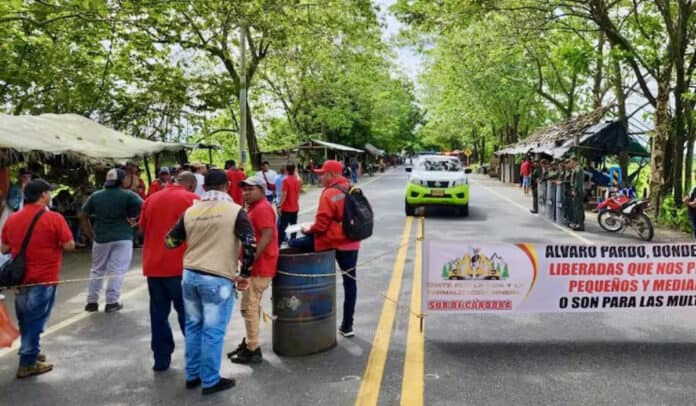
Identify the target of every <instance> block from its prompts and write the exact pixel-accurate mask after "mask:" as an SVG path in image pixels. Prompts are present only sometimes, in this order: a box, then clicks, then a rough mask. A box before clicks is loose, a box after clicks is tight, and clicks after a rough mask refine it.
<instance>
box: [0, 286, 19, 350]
mask: <svg viewBox="0 0 696 406" xmlns="http://www.w3.org/2000/svg"><path fill="white" fill-rule="evenodd" d="M17 337H19V330H17V327H15V326H14V323H12V319H10V316H9V315H8V314H7V308H6V307H5V296H3V295H0V348H2V347H10V346H12V342H13V341H14V340H15V339H16V338H17Z"/></svg>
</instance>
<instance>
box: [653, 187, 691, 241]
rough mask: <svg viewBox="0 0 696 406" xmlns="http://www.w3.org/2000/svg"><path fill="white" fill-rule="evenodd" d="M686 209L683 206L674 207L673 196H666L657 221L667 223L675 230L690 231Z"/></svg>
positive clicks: (689, 221)
mask: <svg viewBox="0 0 696 406" xmlns="http://www.w3.org/2000/svg"><path fill="white" fill-rule="evenodd" d="M687 211H688V210H687V208H686V207H685V206H682V207H679V208H678V207H676V205H675V204H674V197H673V196H667V197H666V198H665V200H664V201H663V202H662V210H661V212H660V218H659V219H658V222H659V223H660V224H665V225H668V226H670V227H671V228H673V229H675V230H679V231H683V232H686V233H692V232H693V231H692V229H691V220H689V214H688V212H687Z"/></svg>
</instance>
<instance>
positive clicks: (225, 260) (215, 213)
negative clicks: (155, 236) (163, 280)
mask: <svg viewBox="0 0 696 406" xmlns="http://www.w3.org/2000/svg"><path fill="white" fill-rule="evenodd" d="M241 210H242V207H241V206H239V205H237V204H235V203H232V202H228V201H220V200H211V201H197V202H194V203H193V206H191V207H189V208H188V209H187V210H186V213H184V227H185V228H186V254H184V268H185V269H193V270H196V271H203V272H207V273H210V274H214V275H219V276H222V277H225V278H228V279H233V278H234V277H235V276H236V275H237V263H238V261H239V253H240V251H239V249H240V246H241V241H239V239H238V238H237V236H236V235H235V233H234V226H235V223H236V222H237V215H239V212H240V211H241Z"/></svg>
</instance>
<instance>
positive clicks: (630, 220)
mask: <svg viewBox="0 0 696 406" xmlns="http://www.w3.org/2000/svg"><path fill="white" fill-rule="evenodd" d="M649 205H650V202H649V201H647V200H638V199H634V198H631V197H628V196H625V195H618V196H612V197H610V198H608V199H607V200H605V201H603V202H601V203H599V204H598V205H597V210H598V211H599V216H598V217H597V220H598V221H599V226H600V227H602V228H603V229H605V230H607V231H609V232H613V233H616V232H619V231H622V230H625V229H626V228H627V227H631V228H633V229H634V230H635V231H636V233H637V234H638V236H639V237H640V238H641V239H642V240H645V241H650V240H652V238H653V236H654V234H655V230H654V229H653V225H652V222H651V221H650V218H649V217H648V216H647V215H646V214H645V210H647V208H648V206H649Z"/></svg>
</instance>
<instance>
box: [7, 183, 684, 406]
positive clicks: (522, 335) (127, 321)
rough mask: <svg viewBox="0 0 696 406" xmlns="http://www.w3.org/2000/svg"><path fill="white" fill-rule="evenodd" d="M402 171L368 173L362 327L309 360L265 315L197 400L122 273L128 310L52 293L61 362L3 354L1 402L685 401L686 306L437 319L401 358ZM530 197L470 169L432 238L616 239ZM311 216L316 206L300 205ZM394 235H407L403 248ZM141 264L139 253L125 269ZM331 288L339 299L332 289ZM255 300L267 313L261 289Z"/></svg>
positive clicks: (405, 261)
mask: <svg viewBox="0 0 696 406" xmlns="http://www.w3.org/2000/svg"><path fill="white" fill-rule="evenodd" d="M367 182H371V183H369V184H366V183H367ZM405 182H406V173H405V172H402V170H393V171H390V172H388V173H386V174H385V175H383V176H381V177H378V178H372V179H370V178H368V179H367V180H366V182H363V183H364V188H365V192H366V193H367V195H368V197H369V198H370V199H371V201H372V203H373V205H374V208H375V212H376V216H377V223H376V225H377V227H376V230H375V236H374V237H373V238H372V239H370V240H369V241H367V242H366V243H365V244H364V248H363V249H362V250H361V253H360V256H361V264H360V265H359V268H358V280H359V282H358V286H359V291H358V296H359V300H358V310H357V314H356V324H355V330H356V337H355V338H353V339H343V338H339V339H338V346H337V347H336V348H335V349H333V350H331V351H328V352H325V353H322V354H317V355H313V356H309V357H300V358H289V357H278V356H276V355H275V354H273V352H272V351H271V330H270V326H265V327H263V329H262V349H263V351H264V357H265V362H264V363H263V364H261V365H258V366H254V367H246V366H239V365H232V364H231V363H229V362H226V361H225V362H223V371H222V374H223V375H224V376H232V377H235V378H237V381H238V387H237V388H235V389H234V390H232V391H229V392H226V393H221V394H218V395H215V396H212V397H210V398H206V399H202V398H201V396H200V393H198V392H196V391H187V390H186V389H184V385H183V379H184V378H183V373H182V371H183V351H182V350H183V341H182V339H181V336H180V335H179V334H177V346H178V347H177V349H176V352H175V354H174V360H173V365H172V369H171V370H170V371H167V372H164V373H154V372H153V371H152V370H151V366H152V364H151V355H150V350H149V317H148V311H147V306H148V297H147V291H146V289H145V288H144V281H143V280H142V279H141V278H138V277H135V278H133V279H131V280H129V281H128V283H127V285H126V293H125V299H124V301H125V306H126V307H125V309H124V310H123V311H122V312H119V313H115V314H108V315H107V314H104V313H103V312H100V313H98V314H90V315H87V314H85V313H83V312H82V307H83V306H84V289H85V286H84V284H75V285H69V286H65V287H61V288H60V289H59V292H60V293H59V296H58V303H57V306H56V308H55V312H54V315H53V317H52V319H51V321H50V323H49V328H48V331H47V333H46V335H45V337H44V338H43V347H44V350H45V351H46V353H47V354H48V356H49V358H50V359H51V360H52V362H54V363H55V365H56V367H55V370H54V371H53V372H51V373H49V374H46V375H43V376H39V377H36V378H31V379H28V380H23V381H16V380H15V379H14V373H15V370H16V361H17V359H16V355H15V351H1V350H0V404H7V405H13V404H18V405H19V404H22V405H25V404H26V405H32V404H36V405H39V404H78V405H83V404H84V405H87V404H89V405H101V404H110V405H117V404H128V405H146V404H147V405H150V404H163V405H164V404H167V405H169V404H199V403H203V404H216V405H220V404H222V405H225V404H230V405H249V404H259V405H275V404H288V405H295V404H297V405H300V404H322V405H324V404H328V405H351V404H355V403H356V400H357V401H362V402H365V403H366V404H370V403H372V404H374V403H379V404H385V405H391V404H398V403H400V402H401V401H402V400H404V402H406V403H408V404H410V403H409V402H410V399H413V398H412V397H411V396H413V395H414V393H415V392H417V389H418V387H419V385H423V384H424V398H423V402H424V403H425V404H428V405H449V404H452V405H461V404H474V405H477V404H486V405H489V404H501V405H509V404H525V405H526V404H533V405H538V404H608V403H612V404H629V403H633V404H692V403H693V399H694V398H695V397H696V390H694V388H693V385H692V382H693V381H694V378H695V376H694V375H695V374H694V373H693V371H692V370H693V368H692V365H694V364H695V363H696V359H695V358H696V356H695V355H694V349H696V346H695V345H694V344H693V343H694V342H696V334H695V333H694V332H693V329H692V328H691V326H692V325H693V324H694V321H695V320H694V319H696V315H695V314H694V313H693V312H690V311H677V312H675V311H670V312H669V313H667V312H663V311H652V312H642V313H635V312H625V313H624V312H615V313H595V314H581V315H578V314H573V315H543V314H542V315H515V316H499V315H495V316H493V315H485V316H484V315H466V316H464V315H453V316H432V317H428V318H426V320H425V334H424V335H422V336H420V338H421V339H424V345H423V348H424V351H422V352H421V354H422V355H423V356H424V359H423V361H422V364H421V363H419V362H420V360H419V358H418V352H417V351H416V352H415V355H414V352H410V353H409V355H408V357H409V362H408V363H406V365H405V363H404V359H405V358H406V356H407V355H406V348H407V342H408V347H409V348H411V349H413V348H417V347H418V342H419V341H418V339H419V336H418V335H417V334H413V333H412V334H411V336H410V337H409V334H408V331H409V326H410V328H411V329H412V330H413V329H414V326H415V327H417V322H418V319H417V318H414V317H413V315H412V314H411V313H410V312H409V305H410V304H411V301H412V300H413V299H414V296H412V295H411V291H412V283H413V272H414V266H413V264H414V259H415V256H416V255H417V253H416V248H415V247H416V244H415V237H416V229H417V225H416V224H415V223H414V222H413V220H407V219H406V218H405V217H404V214H403V187H404V183H405ZM316 198H317V192H316V191H315V192H310V193H308V194H306V195H304V196H303V198H302V207H303V209H304V210H306V211H308V212H311V209H312V206H313V205H315V204H316V203H315V202H316ZM527 203H528V201H527V200H525V198H524V197H521V196H520V192H519V189H516V188H512V187H509V186H503V185H501V184H500V183H498V182H497V181H495V180H491V179H489V178H486V177H482V176H476V175H475V176H472V193H471V207H470V216H469V217H468V218H464V219H462V218H458V217H453V216H452V215H451V213H449V212H448V211H446V210H439V211H429V212H428V213H427V214H428V216H427V219H426V235H425V237H426V238H438V239H452V240H475V241H481V242H484V241H503V242H549V241H556V242H559V241H568V242H588V241H589V242H609V243H611V242H613V241H616V238H617V236H615V235H609V234H606V233H601V232H600V230H596V229H595V228H594V226H592V225H590V226H588V232H585V233H573V232H570V231H568V230H565V229H562V228H560V227H557V226H555V225H552V224H550V223H548V222H546V221H544V220H541V219H539V218H538V217H536V216H533V215H530V214H529V213H528V209H527ZM310 219H311V213H304V214H303V215H302V216H301V220H310ZM588 223H589V222H588ZM595 231H596V233H595ZM618 238H622V237H618ZM623 238H626V239H629V238H631V237H630V236H624V237H623ZM402 240H403V241H405V242H406V244H403V245H402V246H400V241H402ZM631 241H635V240H631ZM88 259H89V258H88V256H87V255H85V254H84V253H83V254H79V253H78V254H72V255H70V256H69V257H68V258H67V260H66V263H65V267H64V268H65V269H64V277H66V278H76V277H84V276H85V275H86V274H87V273H88V268H89V265H88ZM138 273H139V261H137V260H136V261H134V266H133V270H132V271H131V274H132V275H137V274H138ZM337 292H339V296H338V298H337V301H338V303H339V304H340V303H341V302H342V295H340V292H341V289H338V290H337ZM385 296H387V297H388V298H389V299H385ZM415 299H418V297H417V296H416V297H415ZM396 302H398V305H397V304H395V303H396ZM264 307H265V309H266V310H267V311H270V308H271V306H270V299H269V298H268V297H266V299H265V302H264ZM339 308H340V306H339ZM237 309H238V306H237V304H236V305H235V313H234V317H233V320H232V322H231V324H230V327H229V330H228V334H227V337H226V344H225V347H226V348H225V349H226V350H227V351H229V350H231V349H233V348H235V347H236V345H237V344H238V342H239V340H240V339H241V337H242V335H243V323H242V320H241V317H240V315H239V312H238V310H237ZM339 314H340V310H339ZM414 320H415V322H414V323H415V324H412V323H411V322H412V321H414ZM416 330H417V328H416ZM414 345H415V347H414ZM414 366H415V367H414ZM419 369H420V371H419ZM414 372H415V374H414ZM414 376H416V377H418V376H424V380H423V379H421V381H420V382H418V381H417V380H413V377H414ZM404 381H405V382H406V383H405V384H404ZM402 396H406V397H405V398H404V397H402ZM416 399H417V397H416Z"/></svg>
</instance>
